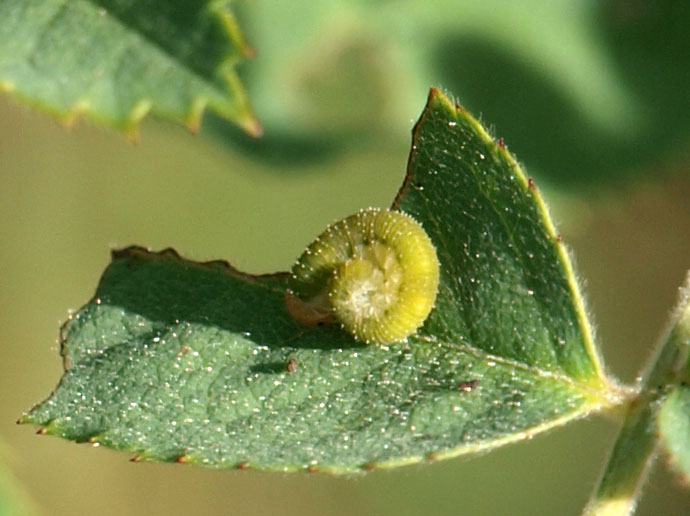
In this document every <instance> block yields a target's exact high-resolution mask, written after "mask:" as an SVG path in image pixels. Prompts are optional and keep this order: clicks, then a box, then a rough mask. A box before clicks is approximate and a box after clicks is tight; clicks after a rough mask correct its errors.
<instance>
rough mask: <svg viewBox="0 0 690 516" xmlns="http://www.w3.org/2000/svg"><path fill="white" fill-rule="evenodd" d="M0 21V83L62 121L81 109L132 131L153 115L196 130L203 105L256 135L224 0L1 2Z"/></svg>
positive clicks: (240, 47) (240, 50)
mask: <svg viewBox="0 0 690 516" xmlns="http://www.w3.org/2000/svg"><path fill="white" fill-rule="evenodd" d="M0 20H2V23H0V41H1V42H2V43H1V44H0V89H5V90H8V91H11V92H13V93H15V94H16V95H17V96H19V97H21V98H23V99H25V100H27V101H28V102H30V103H31V104H35V105H37V106H39V107H41V108H43V109H45V110H47V111H49V112H51V113H54V114H55V115H56V116H58V117H59V118H61V119H63V120H64V121H65V122H66V123H70V122H71V121H72V120H74V118H75V117H77V116H79V115H81V114H84V115H86V116H88V117H89V118H91V119H93V120H95V121H98V122H101V123H104V124H106V125H111V126H114V127H116V128H119V129H122V130H124V131H127V132H129V133H130V134H134V133H136V129H137V126H138V124H139V122H140V120H141V119H142V118H143V117H144V116H145V115H146V114H147V113H148V112H152V113H154V114H156V115H158V116H161V117H164V118H167V119H170V120H174V121H176V122H182V123H185V124H187V126H188V127H189V128H190V129H191V130H196V129H198V127H199V124H200V121H201V115H202V113H203V110H204V109H205V108H206V107H207V106H208V107H209V108H211V109H212V110H213V111H215V112H216V113H218V114H220V115H221V116H223V117H225V118H228V119H230V120H232V121H233V122H235V123H237V124H238V125H239V126H241V127H243V128H244V129H245V130H246V131H248V132H249V133H252V134H258V133H260V131H261V127H260V125H259V124H258V122H257V120H256V119H255V118H254V115H253V114H252V113H251V110H250V108H249V103H248V100H247V97H246V94H245V91H244V88H243V87H242V85H241V83H240V81H239V79H238V78H237V75H236V73H235V71H234V66H235V64H236V63H237V62H238V61H239V60H240V59H242V57H243V56H246V55H248V54H249V53H250V49H249V48H248V47H247V45H246V44H245V43H244V41H243V39H242V36H241V34H240V32H239V29H238V28H237V23H236V22H235V20H234V18H233V16H232V13H231V12H230V11H229V8H228V1H227V0H195V1H191V2H173V3H171V2H166V1H161V0H139V1H137V2H131V1H129V0H67V1H65V0H2V1H0Z"/></svg>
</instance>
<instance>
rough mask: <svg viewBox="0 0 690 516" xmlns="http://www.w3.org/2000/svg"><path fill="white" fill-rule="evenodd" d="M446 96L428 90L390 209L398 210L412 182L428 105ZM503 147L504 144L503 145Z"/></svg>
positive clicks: (462, 109)
mask: <svg viewBox="0 0 690 516" xmlns="http://www.w3.org/2000/svg"><path fill="white" fill-rule="evenodd" d="M445 98H447V97H446V96H445V95H444V94H443V93H442V92H441V90H439V89H438V88H431V89H430V91H429V97H428V98H427V101H426V105H425V106H424V110H423V111H422V116H420V117H419V120H417V123H416V124H415V125H414V127H413V128H412V148H411V150H410V155H409V157H408V158H407V173H406V174H405V179H404V180H403V184H402V186H401V187H400V190H398V194H397V195H396V196H395V200H394V201H393V204H392V205H391V209H392V210H398V209H399V208H400V204H401V203H402V201H403V199H404V198H405V195H406V194H407V190H408V189H409V187H410V183H411V182H412V169H413V163H414V161H415V160H416V159H417V143H416V142H417V141H418V140H419V132H420V131H421V130H422V127H423V126H424V124H425V123H426V119H427V117H428V116H429V112H430V110H429V106H431V105H432V104H433V103H434V102H436V101H443V99H445ZM455 110H456V111H457V112H463V113H464V112H465V108H464V107H462V106H461V105H460V104H457V103H455ZM503 147H505V146H503Z"/></svg>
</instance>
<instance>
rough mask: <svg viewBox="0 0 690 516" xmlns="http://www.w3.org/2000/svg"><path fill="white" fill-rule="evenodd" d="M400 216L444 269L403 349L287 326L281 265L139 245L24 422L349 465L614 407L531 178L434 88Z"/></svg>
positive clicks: (61, 431)
mask: <svg viewBox="0 0 690 516" xmlns="http://www.w3.org/2000/svg"><path fill="white" fill-rule="evenodd" d="M393 207H394V208H396V209H401V210H403V211H405V212H407V213H410V214H411V215H413V216H414V217H415V218H416V219H417V220H418V221H420V222H421V223H422V224H423V226H424V228H425V230H426V231H427V233H428V234H429V236H430V238H431V240H432V241H433V242H434V244H435V245H436V247H437V251H438V256H439V260H440V263H441V285H440V288H439V295H438V299H437V303H436V308H435V309H434V310H433V311H432V314H431V315H430V317H429V319H427V321H426V323H425V325H424V326H423V327H422V328H421V329H420V330H419V331H418V333H417V334H416V335H414V336H412V337H410V338H409V339H408V341H407V342H406V343H399V344H394V345H391V346H389V347H380V346H365V345H363V344H361V343H358V342H355V341H354V340H353V339H352V337H350V336H349V335H348V334H346V333H344V332H343V331H342V330H341V329H340V328H339V327H337V326H336V325H329V326H321V327H314V328H310V327H304V326H301V325H299V324H298V323H297V322H295V321H294V320H293V319H292V318H291V317H290V316H289V315H288V313H287V311H286V309H285V303H284V296H285V290H286V285H287V274H277V275H270V276H249V275H245V274H243V273H241V272H239V271H236V270H235V269H233V268H232V267H231V266H229V265H227V264H226V263H223V262H212V263H206V264H199V263H194V262H190V261H187V260H184V259H182V258H180V257H179V256H178V255H177V254H176V253H175V252H174V251H172V250H166V251H162V252H160V253H152V252H149V251H146V250H145V249H142V248H138V247H131V248H128V249H124V250H121V251H116V252H114V253H113V261H112V263H111V265H110V266H109V267H108V268H107V269H106V271H105V273H104V275H103V277H102V279H101V282H100V285H99V286H98V289H97V292H96V296H95V298H94V299H93V300H92V301H91V302H90V303H88V304H87V305H86V306H85V307H84V308H83V309H82V310H81V311H79V312H78V313H77V314H76V315H75V316H74V317H73V318H72V319H71V320H70V321H68V322H67V323H66V324H65V326H64V327H63V330H62V334H61V342H62V354H63V357H64V360H65V369H66V371H65V374H64V376H63V378H62V380H61V382H60V385H59V386H58V388H57V390H56V392H55V393H54V394H53V395H52V396H51V397H50V398H49V399H48V400H46V401H45V402H43V403H41V404H39V405H38V406H36V407H35V408H34V409H32V410H31V411H30V412H29V413H28V414H27V415H25V416H24V418H23V421H24V422H29V423H33V424H36V425H40V426H41V427H42V433H48V434H53V435H58V436H61V437H64V438H67V439H72V440H75V441H90V442H92V443H99V444H103V445H106V446H109V447H112V448H116V449H121V450H127V451H131V452H135V453H137V457H138V459H140V460H160V461H179V462H190V463H195V464H205V465H210V466H217V467H239V468H246V467H252V468H257V469H264V470H280V471H294V470H309V471H316V470H318V471H328V472H332V473H348V472H355V471H361V470H366V469H371V468H376V467H393V466H398V465H403V464H408V463H413V462H419V461H421V460H425V459H437V458H444V457H450V456H455V455H459V454H463V453H471V452H475V451H479V450H484V449H490V448H493V447H496V446H498V445H500V444H504V443H507V442H511V441H515V440H518V439H521V438H524V437H527V436H530V435H533V434H535V433H537V432H539V431H542V430H544V429H547V428H549V427H552V426H555V425H558V424H561V423H563V422H564V421H567V420H569V419H572V418H576V417H580V416H582V415H584V414H586V413H588V412H591V411H592V410H595V409H597V408H599V407H601V406H602V405H604V404H606V403H608V400H609V399H610V396H611V395H612V392H613V387H612V386H611V385H610V384H609V383H608V382H607V380H606V378H605V377H604V375H603V373H602V371H601V367H600V365H599V362H598V358H597V355H596V352H595V350H594V348H593V345H592V341H591V335H590V331H589V327H588V325H587V321H586V318H585V315H584V312H583V309H582V301H581V299H580V297H579V294H578V292H577V288H576V285H575V282H574V279H573V276H572V272H571V268H570V264H569V262H568V260H567V256H566V254H565V251H564V249H563V246H562V244H561V242H560V239H559V238H558V237H557V235H556V234H555V233H554V231H553V227H552V226H551V223H550V221H549V219H548V215H547V213H546V211H545V208H544V205H543V203H542V201H541V198H540V197H539V193H538V191H537V189H536V188H535V187H534V185H533V183H532V182H531V181H529V180H528V179H527V178H526V177H525V176H524V174H523V173H522V171H521V170H520V168H519V167H518V166H517V164H516V163H515V161H514V160H513V158H512V156H511V155H510V154H509V153H508V152H507V150H506V149H505V146H504V145H502V144H501V143H500V142H499V143H498V144H497V143H496V142H494V141H493V140H492V139H491V138H490V137H489V136H488V135H487V134H486V132H485V131H484V130H483V129H482V128H481V126H480V125H479V123H478V122H477V121H476V120H474V119H473V118H472V117H471V116H470V115H469V114H468V113H466V112H465V111H464V110H462V109H461V108H458V107H457V106H455V105H454V104H453V103H452V102H451V101H450V100H449V99H448V98H447V97H445V96H444V95H443V94H441V93H440V92H439V91H437V90H432V92H431V95H430V97H429V102H428V105H427V107H426V109H425V111H424V113H423V114H422V117H421V119H420V121H419V122H418V124H417V126H416V127H415V131H414V135H413V149H412V153H411V155H410V162H409V166H408V174H407V176H406V178H405V182H404V184H403V186H402V188H401V190H400V192H399V194H398V196H397V198H396V200H395V202H394V204H393Z"/></svg>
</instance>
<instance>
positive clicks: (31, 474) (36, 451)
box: [0, 0, 690, 516]
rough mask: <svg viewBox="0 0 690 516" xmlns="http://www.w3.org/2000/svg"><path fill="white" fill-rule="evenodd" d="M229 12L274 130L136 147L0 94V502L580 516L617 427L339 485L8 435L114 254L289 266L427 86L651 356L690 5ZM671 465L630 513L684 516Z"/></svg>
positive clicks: (670, 293) (347, 204)
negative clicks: (476, 122)
mask: <svg viewBox="0 0 690 516" xmlns="http://www.w3.org/2000/svg"><path fill="white" fill-rule="evenodd" d="M237 8H238V11H239V12H238V16H239V18H240V21H241V23H242V24H243V26H245V30H246V33H247V37H248V39H249V41H250V42H251V43H252V44H253V45H255V46H256V47H257V49H258V51H259V55H258V57H257V58H256V59H255V60H254V61H252V62H249V63H245V64H243V65H242V67H241V70H240V72H241V74H242V75H243V77H244V78H245V80H246V83H247V86H248V89H249V92H250V95H251V96H252V99H253V103H254V106H255V109H256V111H257V113H258V115H259V117H260V119H261V120H262V122H263V123H264V126H265V130H266V132H265V137H264V138H263V139H261V140H256V141H255V140H251V139H249V138H248V137H245V136H244V135H242V134H240V133H239V132H238V131H237V130H236V129H234V128H233V127H232V126H230V125H229V124H227V123H225V122H223V121H220V120H218V119H216V118H214V117H213V116H207V117H206V120H205V126H204V130H203V131H202V134H201V135H199V136H191V135H189V134H188V133H186V132H185V131H184V130H183V129H181V128H178V127H174V126H171V125H168V124H164V123H160V122H156V121H147V122H145V123H144V126H143V127H142V131H141V133H142V141H141V143H140V144H138V145H136V146H133V145H131V144H129V143H127V142H126V141H125V140H124V138H122V137H121V136H120V135H118V134H115V133H113V132H111V131H108V130H103V129H99V128H94V127H91V126H90V125H89V124H86V123H83V124H81V125H80V126H79V127H77V128H76V129H73V130H70V131H66V130H64V129H63V128H61V127H60V126H59V125H57V124H56V123H55V122H54V121H52V120H51V119H49V118H47V117H46V116H44V115H42V114H40V113H37V112H34V111H31V110H29V109H27V108H26V107H24V106H22V105H20V104H19V103H18V102H17V101H15V100H14V99H12V98H10V97H8V96H6V95H5V96H2V97H0V181H1V182H0V185H1V187H0V239H1V241H2V249H1V251H0V271H1V276H0V277H1V278H2V288H1V289H0V321H1V325H2V328H3V330H4V331H3V338H2V347H1V348H0V349H1V353H2V355H1V357H2V360H1V361H0V384H1V387H0V413H1V414H3V415H4V416H3V417H2V418H0V441H1V442H2V446H0V448H2V450H3V453H2V455H3V462H4V464H5V469H6V470H7V471H6V472H5V473H2V472H1V471H0V473H2V474H0V498H1V497H2V492H3V491H5V490H9V491H11V492H14V493H17V492H20V493H19V494H17V495H16V496H17V498H18V499H19V500H20V501H19V502H17V504H18V505H22V504H23V505H24V507H27V508H30V507H37V508H38V510H39V511H40V510H42V511H43V513H44V514H51V515H52V514H55V515H74V514H101V515H116V514H117V515H120V514H131V515H150V514H170V515H182V514H209V515H225V514H243V515H273V514H285V515H297V514H299V515H305V514H308V515H312V514H314V515H350V514H358V515H359V514H366V515H382V516H383V515H396V516H403V515H417V514H425V515H431V516H432V515H445V514H472V515H474V516H480V515H489V514H491V515H495V514H510V515H521V514H525V515H527V514H529V515H534V514H559V515H564V514H565V515H568V514H572V515H577V514H579V513H580V511H581V509H582V507H583V505H584V503H585V501H586V499H587V497H588V495H589V493H590V491H591V489H592V487H593V485H594V484H595V481H596V479H597V476H598V474H599V471H600V468H601V466H602V464H603V462H604V460H605V458H606V455H607V452H608V450H609V449H610V447H611V445H612V442H613V439H614V438H615V434H616V424H615V422H611V421H606V420H604V419H603V418H591V419H589V420H586V421H580V422H577V423H574V424H571V425H569V426H567V427H565V428H563V429H560V430H557V431H552V432H550V433H548V434H546V435H542V436H539V437H538V438H536V439H534V440H532V441H529V442H522V443H519V444H517V445H513V446H509V447H506V448H502V449H500V450H497V451H494V452H492V453H491V454H488V455H485V456H481V457H472V458H459V459H454V460H449V461H445V462H441V463H438V464H433V465H420V466H412V467H406V468H402V469H398V470H394V471H390V472H374V473H371V474H368V475H365V476H358V477H350V478H334V477H328V476H325V475H300V474H296V475H295V474H293V475H280V474H261V473H256V472H251V471H249V472H235V471H213V470H204V469H196V468H193V467H185V466H179V465H166V464H131V463H129V462H128V461H127V458H128V456H127V455H126V454H120V453H115V452H111V451H107V450H93V449H91V447H90V446H88V445H75V444H73V443H69V442H65V441H61V440H58V439H54V438H46V437H37V436H35V435H34V432H33V431H32V428H31V427H27V426H17V425H15V420H16V419H17V418H18V417H19V416H20V415H21V413H22V412H23V411H24V410H26V409H28V408H29V407H30V406H31V405H32V404H33V403H35V402H38V401H40V400H42V399H44V398H45V397H46V396H47V395H48V394H49V392H50V391H51V390H52V389H53V388H54V387H55V385H56V383H57V381H58V380H59V377H60V375H61V361H60V359H59V357H58V346H57V334H58V327H59V325H60V324H61V322H62V321H64V320H65V318H66V317H67V315H68V310H69V309H76V308H78V307H79V306H81V305H82V304H83V303H85V302H86V301H87V300H88V299H89V298H90V297H91V295H92V294H93V292H94V289H95V286H96V283H97V281H98V278H99V276H100V274H101V272H102V270H103V269H104V267H105V266H106V265H107V264H108V262H109V251H110V249H111V248H113V247H121V246H126V245H129V244H140V245H145V246H150V247H151V248H154V249H160V248H164V247H168V246H171V247H174V248H176V249H177V250H178V251H179V252H180V253H181V254H183V255H184V256H186V257H189V258H192V259H198V260H209V259H226V260H229V261H231V262H232V263H233V264H234V265H235V266H237V267H239V268H241V269H244V270H247V271H250V272H256V273H262V272H273V271H277V270H286V269H288V268H289V267H290V266H291V264H292V262H293V260H294V259H295V258H296V257H297V256H298V255H299V253H300V252H301V250H302V249H303V248H304V247H305V245H306V244H307V243H309V242H310V241H311V240H312V239H313V237H314V235H316V234H318V233H319V232H320V231H321V230H322V229H323V228H324V227H325V226H326V224H328V223H330V222H332V221H333V220H335V219H339V218H342V217H343V216H345V215H348V214H351V213H353V212H355V211H356V210H357V209H359V208H361V207H365V206H369V205H373V206H387V205H389V204H390V203H391V201H392V199H393V197H394V195H395V193H396V192H397V189H398V186H399V184H400V182H401V181H402V178H403V176H404V173H405V165H406V161H407V154H408V152H409V142H410V130H411V128H412V125H413V123H414V121H415V120H416V118H417V117H418V115H419V113H420V112H421V110H422V108H423V106H424V103H425V99H426V95H427V92H428V88H429V86H431V85H440V86H442V87H445V88H447V89H448V90H449V91H450V92H451V93H452V94H454V95H455V96H456V98H457V100H458V102H460V103H461V104H463V105H464V106H465V107H466V108H468V109H469V110H470V111H471V112H473V113H474V114H475V115H478V116H480V117H481V119H482V120H483V121H484V123H485V124H487V125H488V126H489V127H491V128H492V131H493V133H494V134H495V135H496V136H500V137H503V138H504V139H505V141H506V143H507V145H508V147H509V148H510V149H511V150H512V151H513V152H515V153H516V155H517V156H518V158H519V159H520V160H521V161H522V162H523V163H524V164H525V165H526V167H527V169H528V171H529V172H530V173H531V174H532V175H533V176H534V177H535V178H536V181H537V184H538V185H539V186H540V187H541V188H542V190H543V191H544V194H545V196H546V198H547V201H549V203H550V205H551V208H552V212H553V214H554V216H555V219H556V221H557V223H558V225H559V228H560V230H561V232H562V233H563V235H564V237H565V239H566V242H568V243H569V245H570V247H571V249H572V251H573V253H574V256H575V261H576V265H577V269H578V270H579V272H580V275H581V277H582V282H583V284H584V290H585V292H586V294H587V297H588V300H589V307H590V311H591V312H592V314H593V318H594V321H595V322H596V323H597V327H598V337H599V339H598V340H599V343H600V345H601V349H602V354H603V356H604V358H605V361H606V363H607V364H608V368H609V370H610V372H611V373H612V374H613V375H615V376H617V377H618V378H620V379H621V380H622V381H625V382H628V383H629V382H632V381H634V378H635V376H636V374H637V372H638V371H639V369H640V367H641V366H642V364H643V363H644V361H645V359H646V358H647V357H648V356H649V355H650V353H651V352H652V350H653V347H654V345H655V342H656V339H657V338H658V336H659V334H660V332H661V330H662V328H663V326H664V324H665V322H666V319H667V316H668V314H669V311H670V310H671V308H672V307H673V304H674V303H675V300H676V296H677V288H678V286H679V285H680V284H681V282H682V280H683V278H684V275H685V271H686V270H687V269H688V268H690V238H688V235H690V95H688V91H689V86H690V31H688V30H687V28H688V27H690V7H688V4H687V2H685V1H682V2H681V1H660V2H645V1H642V0H637V1H635V0H630V1H622V0H620V1H609V2H593V1H584V0H583V1H579V2H572V1H570V2H566V1H555V0H554V1H552V2H538V1H536V0H529V1H522V2H507V1H505V2H501V1H497V0H496V1H490V0H482V1H465V2H451V1H450V0H442V1H438V2H435V3H433V5H429V4H427V3H420V2H404V1H392V0H390V1H381V2H376V3H371V2H363V1H361V2H358V1H351V2H348V3H347V4H345V3H342V2H336V1H335V0H330V1H323V2H318V3H314V2H308V1H306V0H296V1H293V2H278V1H276V0H255V1H254V2H251V3H242V4H239V5H238V6H237ZM665 462H666V461H665V460H661V461H659V463H658V466H657V467H656V468H655V470H654V472H653V473H652V476H651V479H650V481H649V483H648V485H647V486H646V489H645V494H644V496H643V498H642V500H641V505H640V508H639V510H638V512H637V514H639V515H652V514H654V515H657V514H664V515H686V514H688V513H689V512H690V490H688V489H686V488H683V487H682V486H681V484H680V482H679V481H678V480H677V479H676V478H675V477H674V476H673V475H672V474H671V473H670V472H669V470H668V468H666V465H665ZM15 506H17V505H15ZM3 511H5V512H6V513H8V514H10V513H14V512H13V510H12V508H11V506H9V505H2V504H0V514H2V513H3Z"/></svg>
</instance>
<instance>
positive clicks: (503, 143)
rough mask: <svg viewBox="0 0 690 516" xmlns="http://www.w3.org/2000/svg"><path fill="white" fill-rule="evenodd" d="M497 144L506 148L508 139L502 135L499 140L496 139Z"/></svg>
mask: <svg viewBox="0 0 690 516" xmlns="http://www.w3.org/2000/svg"><path fill="white" fill-rule="evenodd" d="M496 145H498V146H499V147H500V148H501V149H505V148H506V141H505V140H504V139H503V137H502V136H501V137H500V138H499V139H498V140H496Z"/></svg>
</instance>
